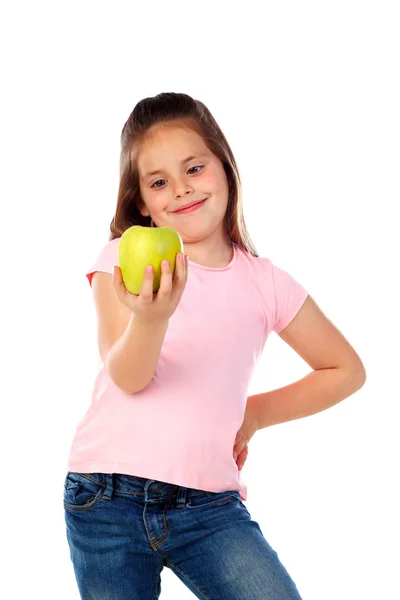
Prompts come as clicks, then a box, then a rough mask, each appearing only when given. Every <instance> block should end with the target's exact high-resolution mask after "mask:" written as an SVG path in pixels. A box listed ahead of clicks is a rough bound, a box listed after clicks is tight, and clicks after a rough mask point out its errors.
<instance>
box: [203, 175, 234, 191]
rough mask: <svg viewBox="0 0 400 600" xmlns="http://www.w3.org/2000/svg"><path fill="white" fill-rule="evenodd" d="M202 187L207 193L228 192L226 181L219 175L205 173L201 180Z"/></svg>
mask: <svg viewBox="0 0 400 600" xmlns="http://www.w3.org/2000/svg"><path fill="white" fill-rule="evenodd" d="M201 186H202V188H203V189H204V191H205V192H207V191H210V192H214V193H219V194H221V193H224V192H226V191H227V190H228V184H227V181H226V179H224V178H223V177H221V175H220V174H219V173H205V174H204V176H203V177H202V180H201Z"/></svg>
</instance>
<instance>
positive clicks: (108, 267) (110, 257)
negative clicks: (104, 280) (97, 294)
mask: <svg viewBox="0 0 400 600" xmlns="http://www.w3.org/2000/svg"><path fill="white" fill-rule="evenodd" d="M120 239H121V238H120V237H118V238H114V239H113V240H109V241H108V242H107V243H106V244H105V245H104V246H103V247H102V248H101V249H100V250H99V251H98V252H97V256H96V257H95V259H94V261H92V263H91V265H90V266H89V268H88V269H87V270H86V277H87V278H88V281H89V283H90V285H92V278H93V275H94V273H95V272H96V271H103V272H104V273H110V274H111V275H112V274H113V270H114V265H118V246H119V241H120Z"/></svg>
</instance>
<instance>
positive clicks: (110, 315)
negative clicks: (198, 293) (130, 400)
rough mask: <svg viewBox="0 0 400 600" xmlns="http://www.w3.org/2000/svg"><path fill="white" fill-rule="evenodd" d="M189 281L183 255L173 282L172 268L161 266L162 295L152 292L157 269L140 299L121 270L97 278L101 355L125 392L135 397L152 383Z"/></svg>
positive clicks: (148, 276)
mask: <svg viewBox="0 0 400 600" xmlns="http://www.w3.org/2000/svg"><path fill="white" fill-rule="evenodd" d="M186 281H187V261H185V260H184V255H183V254H180V255H179V259H178V264H177V268H176V272H175V277H174V280H172V271H171V269H170V267H169V264H167V265H164V266H163V267H162V276H161V283H160V288H159V290H158V293H157V294H153V271H152V270H151V272H147V273H146V274H145V275H144V280H143V284H142V288H141V292H140V295H139V296H134V295H132V294H130V293H129V292H128V291H127V289H126V288H125V286H124V283H123V281H122V275H121V270H120V269H119V267H117V266H116V267H115V273H114V277H111V275H110V274H109V273H107V272H99V271H96V273H95V274H94V275H93V279H92V287H93V296H94V301H95V305H96V312H97V323H98V329H97V331H98V346H99V352H100V355H101V357H102V359H103V362H104V366H105V368H106V370H107V372H108V374H109V376H110V377H111V379H112V380H113V381H114V383H115V384H116V385H117V386H118V387H119V388H121V389H122V390H123V391H125V392H128V393H130V394H134V393H136V392H139V391H140V390H142V389H143V388H145V387H146V386H147V385H148V384H149V383H150V381H151V379H152V377H153V375H154V373H155V370H156V367H157V363H158V360H159V357H160V354H161V348H162V344H163V341H164V338H165V334H166V332H167V329H168V323H169V319H170V317H171V315H172V314H173V313H174V311H175V310H176V308H177V306H178V303H179V301H180V298H181V295H182V292H183V290H184V288H185V285H186Z"/></svg>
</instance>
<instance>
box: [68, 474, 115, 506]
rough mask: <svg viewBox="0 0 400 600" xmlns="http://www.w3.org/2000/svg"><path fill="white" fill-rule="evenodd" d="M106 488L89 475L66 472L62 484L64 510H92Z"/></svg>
mask: <svg viewBox="0 0 400 600" xmlns="http://www.w3.org/2000/svg"><path fill="white" fill-rule="evenodd" d="M105 489H106V486H104V485H102V484H100V483H99V482H98V481H96V479H94V478H93V477H91V474H90V473H87V474H86V473H75V472H71V471H70V472H68V474H67V476H66V478H65V483H64V508H66V509H67V510H74V511H82V510H90V509H91V508H94V507H95V506H96V505H97V504H98V503H99V502H100V500H101V497H102V495H103V493H104V491H105Z"/></svg>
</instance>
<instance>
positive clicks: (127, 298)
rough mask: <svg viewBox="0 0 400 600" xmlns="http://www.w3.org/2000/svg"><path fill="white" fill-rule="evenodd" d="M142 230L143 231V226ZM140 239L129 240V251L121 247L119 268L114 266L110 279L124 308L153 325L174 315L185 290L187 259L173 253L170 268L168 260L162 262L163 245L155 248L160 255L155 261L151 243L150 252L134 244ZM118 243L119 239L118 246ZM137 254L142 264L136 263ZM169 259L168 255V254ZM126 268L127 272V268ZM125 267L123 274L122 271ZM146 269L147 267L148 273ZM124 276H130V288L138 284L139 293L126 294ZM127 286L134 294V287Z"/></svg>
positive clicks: (179, 253)
mask: <svg viewBox="0 0 400 600" xmlns="http://www.w3.org/2000/svg"><path fill="white" fill-rule="evenodd" d="M134 227H137V226H134ZM130 229H133V228H130ZM141 229H146V228H144V227H143V228H141ZM147 229H149V228H147ZM161 229H163V228H160V230H161ZM165 229H167V228H165ZM127 231H129V230H127ZM151 231H152V230H151ZM173 231H174V230H173ZM139 233H140V232H139ZM130 235H131V234H130ZM177 235H179V234H177ZM140 239H141V236H134V237H133V238H131V240H133V243H132V244H131V245H129V246H128V248H127V247H125V248H124V246H122V251H121V252H119V262H120V265H121V266H115V267H114V277H113V286H114V290H115V293H116V294H117V297H118V299H119V300H120V302H122V304H124V305H125V306H127V307H128V308H129V309H130V310H131V311H132V312H134V313H135V314H136V315H137V316H138V317H139V318H141V319H142V320H143V321H145V322H154V320H168V319H169V318H170V317H171V315H172V314H173V313H174V312H175V310H176V308H177V306H178V304H179V301H180V299H181V296H182V293H183V290H184V289H185V285H186V281H187V273H188V265H187V258H186V257H185V255H184V254H183V253H182V252H181V251H179V252H178V253H175V255H174V259H173V268H172V267H171V263H170V261H169V260H168V258H167V259H165V258H164V257H163V256H162V254H161V252H163V249H162V244H159V245H158V246H156V251H158V252H159V254H158V257H156V258H155V256H154V251H153V254H151V244H150V252H149V246H147V247H146V245H143V244H137V242H138V240H140ZM145 239H147V240H149V239H150V240H156V239H157V237H151V238H149V237H147V238H145ZM159 239H160V238H158V240H159ZM167 239H168V238H167ZM169 239H171V238H169ZM172 239H174V238H172ZM179 239H180V237H179ZM175 240H176V238H175ZM121 242H122V237H121V240H120V244H121ZM182 246H183V245H182ZM182 246H181V247H182ZM119 248H120V246H119ZM135 248H136V250H135ZM160 248H161V251H160ZM175 248H176V247H175ZM160 254H161V256H160ZM139 255H141V261H139V260H136V259H137V258H138V257H139ZM169 256H171V254H170V255H169ZM157 260H159V262H160V267H159V269H160V271H161V275H160V276H159V277H158V279H159V283H157V281H154V280H155V276H154V271H155V269H154V263H156V266H157ZM164 260H165V263H164ZM132 265H134V267H132ZM138 265H139V266H138ZM127 266H128V269H127V268H126V267H127ZM124 267H125V273H124V271H123V269H124ZM146 267H147V268H149V271H148V270H147V268H146ZM124 274H125V279H128V280H129V278H130V277H132V279H131V281H130V283H131V284H133V286H135V282H136V284H137V283H138V282H140V289H139V294H132V293H130V292H129V290H128V289H127V287H126V281H124ZM130 287H131V289H135V291H137V287H136V288H135V287H132V286H130ZM155 288H156V289H157V290H158V292H157V293H154V289H155Z"/></svg>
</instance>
